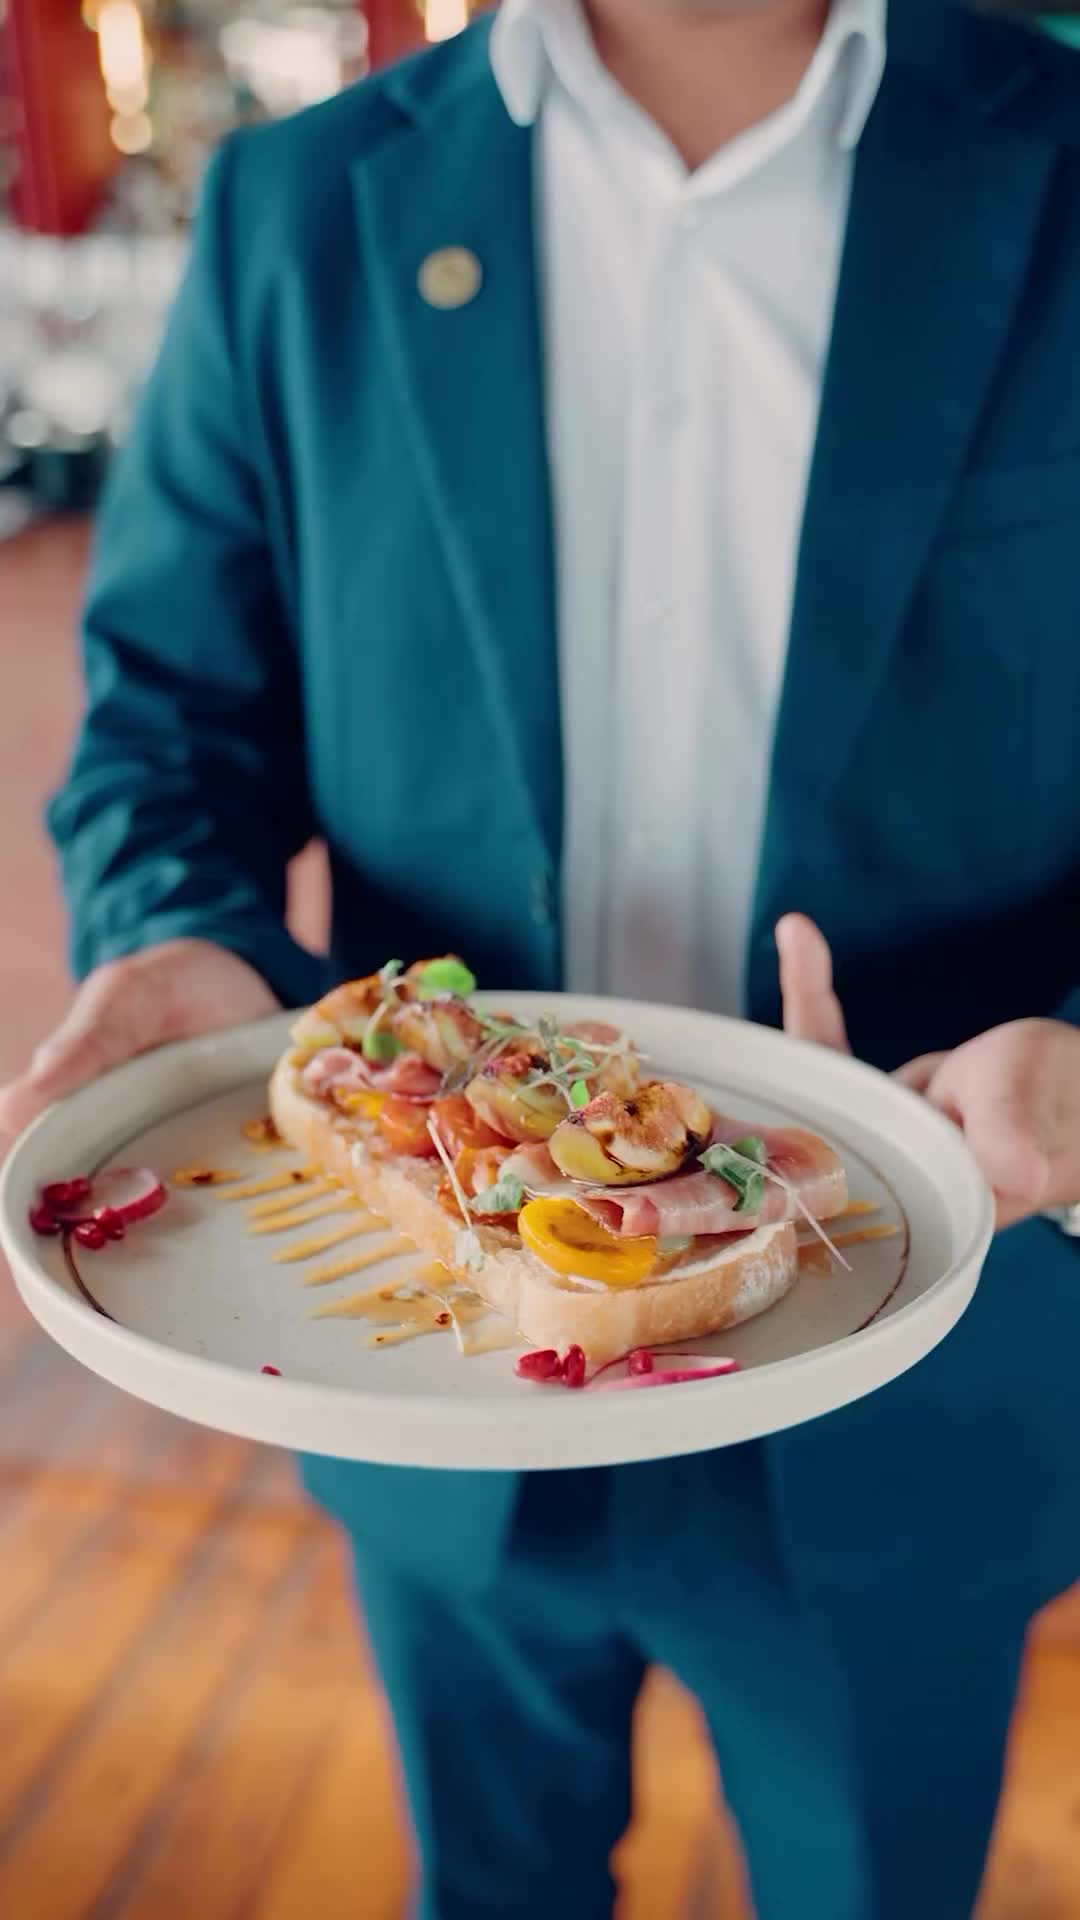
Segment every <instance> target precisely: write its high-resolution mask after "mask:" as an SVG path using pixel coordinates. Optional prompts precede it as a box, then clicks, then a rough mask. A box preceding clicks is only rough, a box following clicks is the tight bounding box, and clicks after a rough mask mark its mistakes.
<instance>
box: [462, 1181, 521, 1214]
mask: <svg viewBox="0 0 1080 1920" xmlns="http://www.w3.org/2000/svg"><path fill="white" fill-rule="evenodd" d="M524 1198H525V1189H524V1187H523V1186H522V1184H521V1181H520V1180H519V1179H518V1177H517V1174H516V1173H504V1174H501V1175H500V1177H499V1179H498V1180H496V1182H495V1185H494V1186H493V1187H486V1188H485V1189H484V1192H483V1193H478V1194H477V1195H476V1197H475V1199H473V1200H470V1202H469V1205H470V1206H471V1207H473V1208H474V1209H475V1211H476V1212H477V1213H520V1211H521V1203H522V1201H523V1200H524Z"/></svg>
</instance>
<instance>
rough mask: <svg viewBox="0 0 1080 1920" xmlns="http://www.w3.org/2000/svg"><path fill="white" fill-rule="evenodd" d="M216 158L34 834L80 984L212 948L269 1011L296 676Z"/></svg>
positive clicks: (283, 955)
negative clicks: (97, 974) (75, 699)
mask: <svg viewBox="0 0 1080 1920" xmlns="http://www.w3.org/2000/svg"><path fill="white" fill-rule="evenodd" d="M232 158H233V149H232V147H231V146H230V145H226V147H225V148H224V149H222V150H221V151H220V152H219V153H218V155H217V156H216V158H215V160H214V161H213V163H212V164H211V168H210V170H209V173H208V176H207V182H206V187H205V190H204V195H203V202H202V208H201V212H200V216H199V219H198V221H197V222H196V229H195V236H194V241H193V248H192V254H191V259H190V263H189V266H188V270H187V273H186V276H185V279H184V282H183V284H182V287H181V289H180V292H179V295H178V297H177V301H176V304H175V306H174V309H173V313H172V317H171V321H170V325H169V327H168V330H167V334H166V338H165V342H164V345H163V347H162V350H161V353H160V356H159V359H158V363H157V366H156V368H155V370H154V372H153V374H152V376H151V378H150V380H149V382H148V385H147V388H146V390H145V392H144V395H143V398H142V402H141V405H140V408H139V411H138V415H137V418H136V421H135V423H134V426H133V430H132V433H131V436H130V438H129V440H128V442H127V445H126V446H125V448H124V450H123V452H122V453H121V455H120V457H119V459H118V461H117V463H116V467H115V469H114V473H113V475H112V478H111V481H110V485H109V487H108V489H107V496H106V500H105V503H104V506H103V511H102V517H101V522H100V526H99V530H98V537H97V543H96V554H95V561H94V565H93V569H92V572H91V580H90V588H89V595H88V600H87V607H86V614H85V623H84V637H83V644H84V664H85V675H86V690H87V704H86V712H85V717H84V720H83V723H82V727H81V731H80V734H79V737H78V740H77V744H76V747H75V752H74V756H73V760H72V764H71V767H70V771H69V773H68V776H67V780H66V783H65V785H64V787H63V788H62V790H61V791H60V792H59V793H58V794H57V795H56V796H55V798H54V799H53V800H52V802H51V804H50V807H49V814H48V821H49V828H50V831H51V833H52V836H53V839H54V841H55V843H56V846H57V848H58V851H59V854H60V859H61V870H62V875H63V882H64V889H65V893H66V897H67V901H68V905H69V909H70V914H71V922H72V938H71V957H72V962H73V965H74V968H75V972H76V974H77V975H79V976H81V975H83V974H85V973H86V972H88V971H89V970H90V968H92V967H94V966H96V965H98V964H100V963H101V962H102V961H104V960H108V959H113V958H115V957H117V956H118V955H121V954H125V953H129V952H132V951H133V950H134V949H136V948H140V947H146V946H150V945H153V944H155V943H156V942H158V941H161V940H167V939H174V938H176V937H178V936H180V935H189V936H190V935H197V936H199V937H200V938H203V939H207V940H213V941H216V942H218V943H219V944H220V945H222V946H226V947H230V948H232V949H233V950H234V951H235V952H236V953H238V954H241V955H242V956H243V957H244V958H245V959H246V960H248V961H250V962H251V963H252V964H253V965H254V966H255V967H256V968H257V969H258V970H259V972H260V973H262V974H263V975H264V976H265V978H266V979H267V981H268V982H269V983H270V985H271V986H272V987H273V988H274V990H275V991H276V992H277V994H278V995H279V996H280V997H281V999H282V1000H284V1001H285V1002H286V1004H290V1005H298V1004H300V1003H302V1002H305V1001H308V1000H310V999H313V998H315V997H317V995H318V994H319V992H321V991H322V989H323V987H324V985H325V981H324V978H323V968H322V964H321V962H319V961H318V960H316V959H315V958H313V957H312V956H311V955H310V954H308V953H307V952H306V951H305V950H304V949H303V948H302V947H300V946H299V945H298V944H297V943H296V942H295V941H294V940H292V939H291V937H290V936H289V935H288V933H287V932H286V929H285V925H284V912H285V872H286V866H287V863H288V861H289V860H290V858H291V857H292V855H293V854H295V853H297V852H298V851H299V850H300V848H301V847H302V846H303V845H304V844H305V843H306V842H307V841H308V840H309V839H310V838H311V835H312V832H313V830H314V821H313V818H312V810H311V803H310V798H309V794H308V788H307V780H306V775H305V765H304V731H303V719H302V712H301V701H300V689H299V684H298V669H297V662H296V658H295V653H294V647H293V641H292V638H291V636H290V633H289V630H288V625H287V621H286V617H285V610H284V607H283V605H282V601H281V597H280V595H279V592H278V590H277V586H276V583H275V579H274V569H273V562H272V556H271V552H270V547H269V543H268V540H267V534H266V526H265V516H264V511H263V503H262V500H261V498H260V490H259V486H258V482H257V476H256V471H255V467H254V465H253V461H252V457H251V444H252V439H251V435H250V433H249V432H248V430H247V428H248V423H247V421H246V418H245V405H244V394H243V391H242V386H241V382H240V381H239V380H238V378H237V371H236V365H235V360H234V354H233V348H232V338H231V324H230V321H231V315H230V301H229V288H228V274H227V271H226V267H227V264H229V263H231V262H232V261H233V259H234V257H235V256H234V254H233V250H232V240H231V236H230V233H229V216H228V206H229V177H230V168H231V164H232Z"/></svg>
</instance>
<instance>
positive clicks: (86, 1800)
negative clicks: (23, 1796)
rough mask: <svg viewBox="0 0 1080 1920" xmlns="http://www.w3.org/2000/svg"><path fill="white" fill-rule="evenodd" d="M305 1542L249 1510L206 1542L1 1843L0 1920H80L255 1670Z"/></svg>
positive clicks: (276, 1518) (277, 1518)
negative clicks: (32, 1919) (234, 1690)
mask: <svg viewBox="0 0 1080 1920" xmlns="http://www.w3.org/2000/svg"><path fill="white" fill-rule="evenodd" d="M309 1537H310V1536H309V1535H308V1534H307V1533H306V1532H305V1531H303V1530H301V1529H299V1528H298V1527H297V1526H296V1525H295V1524H294V1523H292V1522H291V1521H290V1520H289V1519H288V1518H285V1517H283V1516H281V1515H280V1514H275V1515H264V1516H260V1515H256V1514H252V1513H250V1512H244V1513H243V1514H242V1515H239V1516H236V1517H234V1518H232V1519H231V1520H227V1521H224V1522H221V1523H219V1524H218V1526H217V1527H216V1528H212V1529H211V1530H210V1531H209V1532H208V1534H207V1536H206V1537H205V1539H204V1543H203V1551H202V1554H201V1558H200V1560H199V1562H198V1563H197V1564H195V1565H194V1566H193V1568H192V1569H191V1571H190V1573H189V1578H188V1579H187V1580H186V1581H185V1582H183V1583H177V1584H175V1585H174V1586H173V1588H172V1590H171V1592H170V1594H169V1596H168V1602H167V1605H166V1607H165V1608H164V1609H163V1611H162V1617H161V1621H160V1624H159V1626H158V1630H157V1631H156V1633H155V1634H154V1636H153V1639H152V1641H151V1642H150V1643H149V1644H148V1645H144V1646H143V1647H142V1648H141V1650H140V1652H139V1653H138V1655H137V1656H135V1657H134V1658H133V1659H132V1660H130V1661H129V1662H128V1663H127V1664H126V1665H125V1668H124V1670H123V1672H122V1674H121V1675H120V1677H119V1679H118V1681H117V1683H116V1684H115V1685H114V1686H113V1687H112V1689H111V1690H110V1692H109V1694H108V1697H107V1700H106V1703H105V1705H104V1708H103V1710H102V1711H101V1712H100V1713H99V1714H97V1715H96V1716H94V1717H93V1718H92V1719H91V1721H90V1723H89V1725H88V1726H86V1728H85V1729H84V1731H83V1733H82V1735H81V1737H79V1736H76V1737H75V1738H74V1739H73V1740H72V1741H71V1742H70V1743H69V1744H68V1745H67V1747H66V1748H65V1750H64V1751H63V1753H62V1755H61V1757H60V1760H59V1763H58V1764H57V1765H56V1766H54V1768H53V1769H52V1771H51V1773H50V1775H49V1776H48V1777H47V1778H46V1779H45V1780H43V1781H41V1782H40V1783H39V1790H38V1792H37V1793H36V1794H35V1796H34V1804H33V1806H32V1807H31V1808H30V1809H26V1808H24V1810H23V1814H22V1818H21V1820H20V1821H19V1823H18V1829H17V1830H16V1829H15V1827H14V1824H13V1825H12V1827H11V1829H10V1831H9V1837H8V1842H7V1845H6V1846H5V1845H4V1843H3V1841H2V1840H0V1913H4V1914H18V1915H29V1914H32V1913H34V1912H35V1911H39V1912H40V1913H41V1914H42V1915H43V1916H44V1915H47V1916H48V1920H84V1916H85V1915H86V1914H87V1912H88V1911H89V1910H91V1909H92V1908H93V1906H94V1905H95V1903H96V1902H97V1901H98V1900H99V1899H100V1898H101V1896H102V1895H103V1894H104V1893H105V1892H106V1890H107V1888H108V1885H109V1882H110V1880H111V1879H112V1878H113V1876H114V1875H115V1874H116V1873H117V1872H118V1871H119V1870H120V1868H121V1867H122V1865H123V1863H124V1861H125V1860H126V1859H127V1858H128V1857H129V1855H130V1853H131V1852H132V1850H133V1849H134V1848H135V1847H137V1845H138V1843H139V1841H140V1838H141V1836H142V1833H143V1830H144V1827H145V1824H146V1822H147V1820H148V1819H149V1818H150V1817H151V1816H152V1815H153V1813H154V1810H155V1809H156V1808H157V1807H158V1806H159V1804H160V1803H161V1802H162V1801H163V1800H164V1799H167V1798H168V1796H169V1794H170V1792H171V1791H172V1789H173V1786H174V1782H175V1781H176V1779H177V1776H178V1773H179V1772H181V1771H182V1767H183V1762H184V1759H185V1755H186V1754H188V1752H189V1749H190V1748H191V1746H192V1742H193V1740H194V1739H195V1737H196V1736H197V1734H198V1733H199V1730H200V1728H201V1727H202V1724H203V1722H204V1720H205V1718H206V1716H207V1715H208V1714H209V1713H210V1712H211V1710H212V1709H213V1708H214V1707H215V1704H216V1703H217V1701H218V1700H219V1699H220V1698H221V1697H222V1695H223V1693H224V1692H225V1691H226V1690H227V1689H228V1687H229V1686H230V1685H233V1684H235V1682H236V1677H237V1674H238V1673H240V1674H243V1672H244V1671H245V1669H246V1666H247V1664H248V1663H250V1662H251V1660H252V1659H253V1658H254V1659H255V1660H256V1661H261V1659H262V1642H263V1634H264V1631H265V1625H266V1621H267V1620H268V1619H269V1618H272V1614H273V1608H274V1603H275V1597H276V1596H277V1594H278V1592H279V1590H280V1589H281V1587H282V1583H283V1580H285V1579H287V1577H288V1575H289V1573H290V1571H291V1569H292V1568H293V1567H294V1565H295V1564H296V1563H297V1561H298V1559H299V1557H300V1556H301V1555H303V1554H304V1553H306V1551H307V1550H308V1540H309ZM211 1622H212V1631H210V1630H209V1625H210V1623H211ZM61 1834H62V1835H63V1842H64V1843H63V1846H62V1847H58V1846H57V1836H58V1835H61ZM72 1859H75V1860H77V1861H78V1874H77V1875H73V1874H72V1873H71V1871H70V1861H71V1860H72Z"/></svg>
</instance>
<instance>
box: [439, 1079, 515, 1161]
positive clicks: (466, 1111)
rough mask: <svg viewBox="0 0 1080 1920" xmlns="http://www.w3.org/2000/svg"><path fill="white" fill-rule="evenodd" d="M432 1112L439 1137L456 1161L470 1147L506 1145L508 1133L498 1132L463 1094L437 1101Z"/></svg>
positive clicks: (448, 1096) (453, 1094)
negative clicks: (475, 1110) (483, 1118)
mask: <svg viewBox="0 0 1080 1920" xmlns="http://www.w3.org/2000/svg"><path fill="white" fill-rule="evenodd" d="M431 1111H432V1113H433V1115H434V1117H435V1125H436V1126H437V1127H438V1129H439V1138H440V1139H441V1140H442V1142H443V1145H444V1146H445V1147H446V1150H447V1152H448V1153H449V1154H450V1156H451V1158H452V1159H454V1160H456V1159H457V1157H458V1154H459V1153H462V1152H463V1151H464V1149H465V1148H466V1147H502V1146H505V1145H506V1138H505V1135H503V1134H498V1133H496V1132H495V1129H494V1127H489V1126H488V1124H487V1121H486V1120H481V1118H480V1116H479V1114H478V1113H475V1112H474V1111H473V1109H472V1107H471V1106H470V1105H469V1102H468V1101H467V1100H466V1098H465V1095H464V1094H463V1093H448V1094H447V1095H446V1096H445V1098H444V1099H442V1100H436V1101H435V1103H434V1105H433V1107H432V1109H431Z"/></svg>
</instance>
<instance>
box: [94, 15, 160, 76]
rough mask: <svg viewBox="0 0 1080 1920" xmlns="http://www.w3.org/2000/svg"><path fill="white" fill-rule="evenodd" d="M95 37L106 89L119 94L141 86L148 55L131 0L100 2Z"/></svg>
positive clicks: (139, 20)
mask: <svg viewBox="0 0 1080 1920" xmlns="http://www.w3.org/2000/svg"><path fill="white" fill-rule="evenodd" d="M97 35H98V59H99V61H100V62H101V71H102V75H103V77H104V80H105V85H106V87H107V88H109V90H110V91H115V92H118V93H120V92H125V91H127V90H128V89H130V88H132V87H137V86H139V85H140V83H141V84H144V85H145V82H146V71H147V68H148V66H149V64H150V55H149V50H148V48H147V45H146V38H145V36H144V34H143V24H142V15H141V14H140V12H139V9H138V7H137V6H136V5H135V0H104V4H103V5H101V6H99V8H98V16H97Z"/></svg>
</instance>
